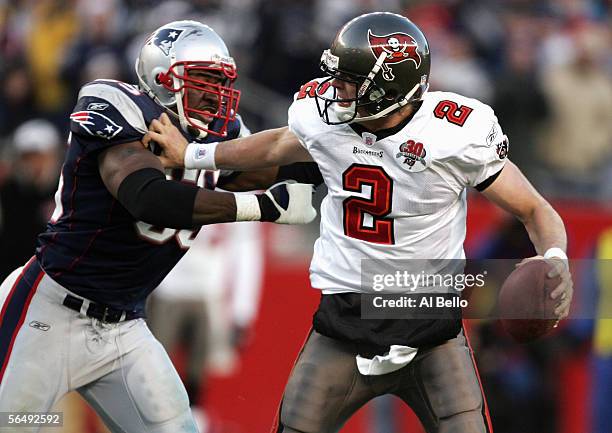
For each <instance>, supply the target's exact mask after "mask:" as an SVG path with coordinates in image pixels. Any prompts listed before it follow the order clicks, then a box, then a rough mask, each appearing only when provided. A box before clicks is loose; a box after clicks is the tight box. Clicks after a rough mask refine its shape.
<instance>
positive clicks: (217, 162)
mask: <svg viewBox="0 0 612 433" xmlns="http://www.w3.org/2000/svg"><path fill="white" fill-rule="evenodd" d="M150 141H154V142H156V143H157V144H158V145H159V146H160V147H161V148H162V149H163V152H162V155H161V157H160V160H161V161H162V164H163V166H164V167H186V168H200V169H209V170H216V169H226V170H241V171H242V170H256V169H262V168H269V167H274V166H279V165H287V164H291V163H294V162H305V161H312V158H311V156H310V154H309V153H308V151H307V150H306V149H305V148H304V147H303V146H302V144H301V143H300V141H299V139H298V138H297V137H296V135H295V134H293V132H291V131H290V130H289V128H287V127H284V128H277V129H270V130H267V131H262V132H258V133H256V134H253V135H249V136H246V137H240V138H237V139H234V140H228V141H223V142H220V143H195V142H192V143H188V142H187V139H186V138H185V137H184V136H183V134H181V133H180V131H179V130H178V129H177V128H176V126H174V125H173V124H172V122H171V121H170V119H169V118H168V116H167V115H166V114H163V115H162V116H161V117H160V120H154V121H153V122H152V123H151V125H150V126H149V132H148V134H147V135H146V136H145V138H144V139H143V143H144V144H145V145H147V144H148V143H149V142H150Z"/></svg>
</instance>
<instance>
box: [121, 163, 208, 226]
mask: <svg viewBox="0 0 612 433" xmlns="http://www.w3.org/2000/svg"><path fill="white" fill-rule="evenodd" d="M198 189H199V188H198V187H197V186H194V185H186V184H183V183H180V182H175V181H171V180H167V179H166V176H164V174H163V173H162V172H161V171H159V170H157V169H155V168H143V169H141V170H138V171H135V172H134V173H131V174H130V175H129V176H127V177H126V178H125V179H123V182H121V185H119V190H118V192H117V199H118V200H119V202H120V203H121V204H122V205H123V207H125V208H126V209H127V211H128V212H129V213H130V214H132V216H133V217H134V218H136V219H137V220H140V221H143V222H146V223H149V224H153V225H155V226H159V227H168V228H174V229H191V228H193V207H194V205H195V197H196V194H197V193H198Z"/></svg>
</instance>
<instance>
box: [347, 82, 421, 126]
mask: <svg viewBox="0 0 612 433" xmlns="http://www.w3.org/2000/svg"><path fill="white" fill-rule="evenodd" d="M420 86H421V85H420V84H419V83H417V84H415V85H414V87H413V88H412V90H411V91H410V92H408V93H406V96H404V97H403V98H402V99H401V100H399V101H398V102H396V103H395V104H393V105H390V106H389V107H387V108H385V109H384V110H382V111H381V112H379V113H376V114H372V115H371V116H366V117H360V116H359V115H357V117H355V118H354V119H353V120H352V121H351V122H350V123H353V122H366V121H368V120H374V119H379V118H381V117H384V116H386V115H387V114H389V113H391V112H393V111H395V110H397V109H398V108H401V107H404V106H406V105H408V104H409V103H410V99H411V98H412V96H413V95H414V94H415V93H416V92H417V90H419V87H420ZM428 87H429V86H428ZM425 92H427V89H425V91H424V92H423V94H425ZM347 108H348V107H347Z"/></svg>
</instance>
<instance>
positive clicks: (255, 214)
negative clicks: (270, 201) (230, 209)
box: [234, 194, 261, 221]
mask: <svg viewBox="0 0 612 433" xmlns="http://www.w3.org/2000/svg"><path fill="white" fill-rule="evenodd" d="M234 198H235V199H236V221H259V220H260V219H261V209H260V208H259V200H257V197H256V196H255V194H234Z"/></svg>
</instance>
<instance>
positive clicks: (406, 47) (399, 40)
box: [368, 29, 421, 81]
mask: <svg viewBox="0 0 612 433" xmlns="http://www.w3.org/2000/svg"><path fill="white" fill-rule="evenodd" d="M368 40H369V42H370V49H371V50H372V54H373V55H374V57H376V59H377V60H378V58H379V57H380V56H381V54H383V53H385V58H384V60H383V65H382V68H383V78H384V79H385V80H387V81H392V80H393V79H394V78H395V75H393V71H392V70H391V67H390V66H389V65H393V64H396V63H401V62H405V61H407V60H410V61H412V62H414V64H415V66H416V67H417V68H418V67H419V66H421V56H420V55H419V53H418V52H417V49H418V48H419V46H418V44H417V43H416V41H415V40H414V38H413V37H412V36H410V35H408V34H406V33H390V34H388V35H383V36H378V35H375V34H374V33H372V30H370V29H368Z"/></svg>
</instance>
